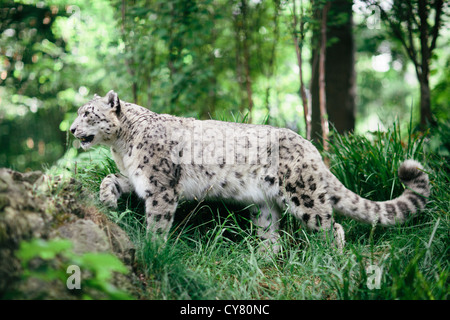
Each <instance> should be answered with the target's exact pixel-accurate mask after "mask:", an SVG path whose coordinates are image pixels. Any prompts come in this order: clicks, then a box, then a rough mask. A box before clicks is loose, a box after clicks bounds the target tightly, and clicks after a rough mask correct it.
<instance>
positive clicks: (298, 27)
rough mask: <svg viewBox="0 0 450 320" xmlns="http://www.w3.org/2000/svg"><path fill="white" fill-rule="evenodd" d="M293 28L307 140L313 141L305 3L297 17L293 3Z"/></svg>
mask: <svg viewBox="0 0 450 320" xmlns="http://www.w3.org/2000/svg"><path fill="white" fill-rule="evenodd" d="M292 20H293V23H292V27H293V38H294V44H295V53H296V54H297V64H298V69H299V80H300V97H301V99H302V104H303V114H304V118H305V127H306V130H305V131H306V132H305V133H306V139H308V140H309V139H311V107H310V105H309V101H308V96H307V94H306V89H305V83H304V80H303V57H302V55H303V50H302V49H303V43H304V40H305V20H304V10H303V2H302V1H300V12H299V16H298V17H297V9H296V1H295V0H294V1H293V12H292Z"/></svg>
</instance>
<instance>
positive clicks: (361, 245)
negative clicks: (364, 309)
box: [71, 124, 450, 299]
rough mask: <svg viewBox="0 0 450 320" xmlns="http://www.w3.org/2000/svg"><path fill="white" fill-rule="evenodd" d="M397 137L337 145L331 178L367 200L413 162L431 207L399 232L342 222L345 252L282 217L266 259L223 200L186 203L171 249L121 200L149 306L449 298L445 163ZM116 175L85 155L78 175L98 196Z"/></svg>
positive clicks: (390, 188)
mask: <svg viewBox="0 0 450 320" xmlns="http://www.w3.org/2000/svg"><path fill="white" fill-rule="evenodd" d="M405 134H406V133H405ZM401 137H402V134H401V133H400V130H399V128H398V126H397V125H395V124H394V126H393V128H392V129H391V130H390V131H388V132H387V133H375V134H374V135H373V136H371V137H368V138H365V137H359V136H339V135H335V136H334V137H333V142H332V144H331V150H330V153H329V154H328V155H327V156H328V157H329V159H330V168H331V170H332V171H333V172H334V173H335V174H336V175H337V177H338V178H339V179H340V180H341V181H342V182H343V183H344V184H345V185H346V186H347V187H348V188H350V189H352V190H353V191H355V192H357V193H358V194H360V195H362V196H364V197H366V198H370V199H371V200H388V199H391V198H395V197H396V196H398V195H399V194H400V193H401V192H402V190H403V186H402V185H401V183H400V182H399V180H398V178H397V174H396V170H397V168H398V166H399V164H400V162H401V161H403V160H405V159H407V158H415V159H417V160H419V161H421V162H422V163H423V164H424V165H425V169H426V170H427V172H428V173H429V175H430V181H431V184H432V191H431V196H430V199H429V203H428V205H427V207H426V209H425V210H424V211H423V212H422V213H421V214H420V215H419V216H417V217H414V218H412V219H410V220H409V221H407V222H406V223H405V224H404V225H402V226H396V227H392V228H383V227H380V226H368V225H362V224H360V223H358V222H355V221H352V220H350V219H347V218H342V217H339V216H337V218H336V219H337V220H338V221H339V223H341V224H342V226H343V227H344V230H345V231H346V240H347V244H346V247H345V249H344V251H343V252H342V253H339V252H337V251H336V250H335V249H334V248H333V246H331V245H329V244H328V243H327V241H326V240H324V239H323V237H322V236H321V235H320V234H315V233H311V232H309V231H307V230H306V229H304V228H303V227H302V226H301V225H300V224H299V223H298V222H297V221H295V219H293V218H292V217H291V216H289V215H287V214H286V215H284V216H283V218H282V231H281V232H282V245H283V251H282V252H281V254H279V255H277V256H275V257H271V256H267V255H264V254H261V253H259V252H258V251H257V249H256V248H257V246H258V238H257V237H256V235H255V230H254V229H253V227H252V225H251V223H250V222H249V220H248V212H247V211H246V210H245V208H241V207H230V206H228V205H226V204H224V203H222V202H219V203H203V202H200V203H197V202H185V203H182V204H181V205H180V207H179V209H178V210H177V220H176V223H175V225H174V227H173V228H172V230H171V235H170V238H169V241H168V242H167V243H166V244H165V245H160V244H155V243H151V242H148V241H146V239H145V236H144V234H145V226H144V219H143V212H144V207H143V204H142V203H141V202H140V201H139V199H137V198H136V197H135V196H132V195H131V196H129V197H124V198H123V199H121V201H120V203H119V209H118V210H117V211H111V210H107V209H106V208H105V209H104V210H105V213H106V214H107V215H108V216H109V217H110V218H111V219H112V220H113V221H115V222H117V223H119V225H121V226H122V227H123V228H124V229H125V230H126V231H127V233H128V234H129V235H130V238H131V239H132V241H133V242H134V243H135V245H136V248H137V254H136V257H137V270H138V273H139V274H140V278H141V282H142V286H143V292H144V293H143V298H147V299H448V298H449V287H448V283H449V272H450V268H449V261H450V259H449V212H450V210H449V206H450V205H449V192H448V189H449V187H448V186H449V183H450V165H449V163H448V157H447V158H445V157H443V156H438V155H437V154H436V153H433V152H430V151H424V149H425V150H426V149H427V148H426V147H427V145H426V144H427V140H426V139H425V138H424V137H420V136H416V137H414V135H413V134H412V133H411V132H408V133H407V134H406V137H407V138H406V139H405V138H404V139H403V140H402V139H401ZM71 170H72V172H74V171H75V168H74V166H73V162H72V168H71ZM114 171H115V166H114V163H113V162H112V161H111V160H110V159H109V158H108V157H107V155H106V154H105V151H103V149H101V150H100V151H99V150H97V151H92V152H90V153H85V154H83V155H82V156H81V157H79V158H78V159H77V169H76V174H75V175H76V177H77V178H78V179H81V180H82V181H83V182H84V184H85V185H86V186H87V187H89V188H92V191H93V193H94V194H96V195H98V188H99V185H100V181H101V179H102V178H103V177H104V176H106V175H107V174H108V173H110V172H114ZM97 198H98V196H97Z"/></svg>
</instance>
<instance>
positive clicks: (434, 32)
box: [430, 0, 444, 54]
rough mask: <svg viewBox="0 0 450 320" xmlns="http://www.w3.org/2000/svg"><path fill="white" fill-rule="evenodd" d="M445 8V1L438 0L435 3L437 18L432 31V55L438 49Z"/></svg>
mask: <svg viewBox="0 0 450 320" xmlns="http://www.w3.org/2000/svg"><path fill="white" fill-rule="evenodd" d="M443 6H444V1H442V0H437V1H436V3H435V10H436V13H435V16H434V26H433V30H432V31H431V36H432V39H431V45H430V54H431V52H432V51H433V50H434V48H436V40H437V38H438V36H439V28H440V24H441V14H442V7H443Z"/></svg>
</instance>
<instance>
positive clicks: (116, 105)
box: [106, 90, 120, 116]
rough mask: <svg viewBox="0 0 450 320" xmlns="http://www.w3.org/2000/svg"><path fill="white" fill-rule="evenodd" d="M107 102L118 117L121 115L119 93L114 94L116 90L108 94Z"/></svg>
mask: <svg viewBox="0 0 450 320" xmlns="http://www.w3.org/2000/svg"><path fill="white" fill-rule="evenodd" d="M106 101H107V102H108V104H109V106H110V107H111V109H113V110H114V112H115V113H116V115H117V116H119V115H120V100H119V96H118V95H117V93H115V92H114V90H111V91H109V92H108V93H107V94H106Z"/></svg>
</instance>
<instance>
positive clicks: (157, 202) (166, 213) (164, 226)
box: [145, 187, 178, 241]
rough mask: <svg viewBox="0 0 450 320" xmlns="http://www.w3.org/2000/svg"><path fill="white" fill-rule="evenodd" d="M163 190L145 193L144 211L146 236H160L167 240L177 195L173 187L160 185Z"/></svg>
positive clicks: (175, 207)
mask: <svg viewBox="0 0 450 320" xmlns="http://www.w3.org/2000/svg"><path fill="white" fill-rule="evenodd" d="M161 189H162V190H163V191H160V190H159V191H158V192H155V193H151V192H149V193H147V197H146V199H145V212H146V220H147V236H149V237H152V238H153V239H154V238H155V237H161V238H162V239H163V240H164V241H166V240H167V236H168V233H169V230H170V228H171V226H172V223H173V219H174V216H175V211H176V209H177V204H178V196H177V193H176V191H175V190H174V189H166V188H165V187H161Z"/></svg>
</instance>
